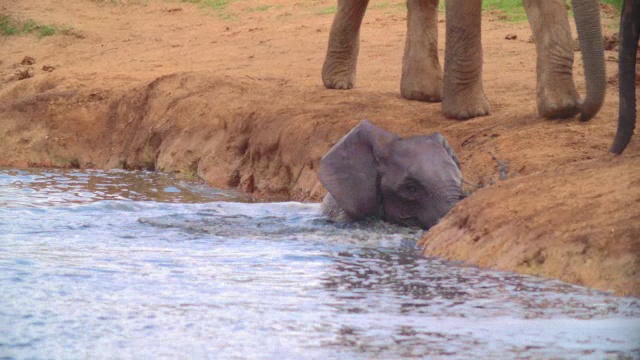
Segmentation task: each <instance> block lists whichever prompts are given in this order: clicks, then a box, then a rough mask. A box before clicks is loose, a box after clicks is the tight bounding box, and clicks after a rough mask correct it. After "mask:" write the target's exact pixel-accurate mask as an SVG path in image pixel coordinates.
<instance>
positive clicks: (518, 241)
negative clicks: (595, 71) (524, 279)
mask: <svg viewBox="0 0 640 360" xmlns="http://www.w3.org/2000/svg"><path fill="white" fill-rule="evenodd" d="M398 4H400V5H398ZM401 4H402V3H401V2H400V1H395V0H393V1H382V0H379V1H375V0H373V1H371V4H370V9H369V10H368V13H367V15H366V17H365V20H364V24H363V30H362V34H361V49H360V58H359V65H358V75H357V83H356V88H355V89H353V90H350V91H335V90H326V89H325V88H324V87H322V82H321V79H320V71H321V67H322V62H323V59H324V54H325V50H326V42H327V38H328V31H329V28H330V25H331V20H332V14H331V13H330V9H331V7H332V6H334V2H333V0H309V1H301V0H272V1H266V0H246V1H237V2H232V3H231V4H230V5H229V6H228V7H227V8H226V9H223V10H215V9H211V8H205V7H201V6H199V5H197V4H192V3H183V2H179V1H161V0H148V1H143V0H137V1H116V0H113V1H96V0H75V1H67V0H19V1H10V0H0V13H4V14H10V15H13V16H15V17H18V18H23V19H27V18H30V19H34V20H36V21H37V22H39V23H44V24H56V25H67V26H71V27H72V28H73V31H71V32H70V34H67V35H55V36H51V37H45V38H41V39H39V38H38V37H36V36H34V35H27V36H19V37H0V51H1V53H2V56H1V57H0V153H2V154H3V156H2V158H1V159H0V166H7V167H29V166H66V167H83V168H84V167H98V168H113V167H121V168H132V169H133V168H146V169H157V170H163V171H176V172H179V173H181V174H183V175H184V176H187V177H192V178H195V177H196V176H197V177H199V178H201V179H204V180H205V181H206V182H207V183H209V184H211V185H213V186H217V187H223V188H238V189H240V190H242V191H245V192H248V193H251V194H253V195H254V196H256V197H258V198H262V199H271V200H283V199H293V200H301V201H319V200H320V199H321V198H322V196H323V195H324V194H325V190H324V189H323V188H322V186H321V185H320V184H319V182H318V180H317V177H316V171H317V168H318V162H319V159H320V157H321V156H322V155H323V154H324V153H325V152H326V151H327V150H328V149H329V148H330V147H331V146H332V145H333V144H334V143H335V142H336V141H337V140H338V139H339V138H340V137H342V136H343V135H344V134H345V133H346V132H347V131H348V130H350V129H351V128H352V127H353V126H355V125H356V124H357V123H358V122H359V121H360V120H362V119H363V118H368V119H370V120H371V121H372V122H374V123H376V124H378V125H380V126H382V127H384V128H386V129H388V130H391V131H395V132H397V133H399V134H401V135H413V134H426V133H431V132H434V131H440V132H442V133H444V134H445V136H446V137H447V138H448V140H449V142H450V143H451V144H452V146H453V147H454V149H455V150H456V152H457V154H458V155H459V157H460V159H461V161H462V169H463V173H464V175H465V179H466V181H467V185H466V186H467V188H468V190H472V191H474V193H473V195H472V196H470V197H469V198H467V199H466V200H464V201H463V202H461V203H460V204H459V205H458V206H457V207H456V208H455V209H454V210H453V211H452V212H451V213H450V214H449V215H448V216H447V217H446V218H445V219H443V221H442V222H441V223H440V224H439V225H437V226H436V227H435V228H433V229H432V230H431V231H429V232H428V233H427V234H426V235H425V237H424V238H423V239H422V240H421V243H422V244H424V246H425V254H426V255H437V256H443V257H445V258H448V259H452V260H464V261H467V262H468V263H470V264H477V265H481V266H488V267H494V268H499V269H504V270H512V271H518V272H524V273H529V274H535V275H542V276H547V277H553V278H559V279H562V280H565V281H569V282H573V283H576V284H583V285H587V286H592V287H596V288H599V289H604V290H612V291H615V292H616V293H618V294H632V295H636V296H638V295H640V261H639V258H638V254H640V139H639V138H638V137H635V138H634V139H633V140H632V142H631V144H630V146H629V148H628V149H627V151H626V152H625V154H624V155H623V156H621V157H613V156H611V155H610V154H608V148H609V146H610V144H611V141H612V139H613V135H614V132H615V126H616V121H617V108H618V93H617V62H616V61H615V60H616V59H617V52H615V51H606V53H605V56H606V58H607V71H608V77H609V79H610V85H609V87H608V89H607V91H608V95H607V98H606V102H605V105H604V107H603V109H602V110H601V112H600V113H599V114H598V116H597V117H596V118H595V119H593V120H592V121H590V122H588V123H580V122H578V121H577V120H575V119H574V120H566V121H549V120H544V119H542V118H540V117H539V116H538V115H537V112H536V102H535V45H534V44H532V43H530V42H528V41H527V40H528V39H529V37H530V35H531V31H530V29H529V27H528V24H527V23H518V24H513V23H508V22H504V21H501V20H500V19H499V16H496V14H491V13H485V15H484V19H483V35H482V36H483V44H484V53H485V64H484V79H485V91H486V93H487V95H488V97H489V101H490V103H491V106H492V114H491V115H490V116H487V117H482V118H476V119H473V120H470V121H465V122H460V121H453V120H447V119H445V118H444V117H443V116H442V114H441V111H440V104H429V103H421V102H415V101H406V100H403V99H401V98H400V96H399V83H400V75H401V71H400V67H401V58H402V53H403V48H404V34H405V30H406V13H405V10H404V8H403V7H402V6H401ZM608 10H609V9H604V11H603V16H604V20H603V28H604V32H605V33H606V34H611V33H613V32H616V31H617V29H616V28H615V25H614V24H615V22H616V19H615V15H612V12H611V11H608ZM440 17H441V20H440V29H439V30H440V50H441V51H440V56H441V61H442V56H443V55H444V31H445V29H444V27H445V26H444V25H445V24H444V14H441V16H440ZM508 34H515V35H517V39H515V40H506V39H505V37H506V36H507V35H508ZM574 34H575V32H574ZM25 56H30V57H33V58H34V59H35V63H34V64H31V65H28V64H21V63H22V61H23V59H24V58H25ZM575 63H576V65H575V67H574V74H575V75H576V82H577V85H578V90H579V91H580V92H581V93H582V94H584V80H583V76H582V75H583V71H582V69H581V67H582V61H581V57H580V54H579V53H576V61H575ZM45 66H46V67H45ZM16 73H22V74H27V75H32V76H31V77H27V78H25V79H22V80H20V79H19V78H20V77H21V76H17V75H16Z"/></svg>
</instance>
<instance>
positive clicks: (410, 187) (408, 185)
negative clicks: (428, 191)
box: [404, 182, 420, 194]
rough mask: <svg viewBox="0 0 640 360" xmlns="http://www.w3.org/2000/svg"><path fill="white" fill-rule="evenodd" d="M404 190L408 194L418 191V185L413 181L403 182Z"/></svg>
mask: <svg viewBox="0 0 640 360" xmlns="http://www.w3.org/2000/svg"><path fill="white" fill-rule="evenodd" d="M404 191H406V192H407V193H408V194H415V193H417V192H418V191H420V187H419V186H418V185H417V184H415V183H413V182H409V183H406V184H404Z"/></svg>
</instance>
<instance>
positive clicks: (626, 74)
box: [610, 0, 640, 155]
mask: <svg viewBox="0 0 640 360" xmlns="http://www.w3.org/2000/svg"><path fill="white" fill-rule="evenodd" d="M639 27H640V2H638V1H633V0H631V1H630V0H625V1H624V4H623V6H622V15H621V16H620V44H619V46H618V52H619V62H618V69H619V77H620V79H619V86H620V111H619V114H618V116H619V117H618V131H617V132H616V138H615V140H614V141H613V145H612V146H611V150H610V151H611V152H612V153H614V154H617V155H620V154H622V152H623V151H624V149H625V148H626V147H627V144H629V140H631V135H633V130H634V128H635V125H636V84H635V82H636V51H637V50H638V35H639V34H640V28H639Z"/></svg>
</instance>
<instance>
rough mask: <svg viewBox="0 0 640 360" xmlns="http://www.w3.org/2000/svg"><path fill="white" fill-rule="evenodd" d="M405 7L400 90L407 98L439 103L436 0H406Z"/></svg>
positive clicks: (440, 93) (440, 90)
mask: <svg viewBox="0 0 640 360" xmlns="http://www.w3.org/2000/svg"><path fill="white" fill-rule="evenodd" d="M407 10H408V14H407V40H406V43H405V47H404V57H403V59H402V80H401V82H400V93H401V94H402V97H404V98H405V99H409V100H420V101H429V102H439V101H441V100H442V68H441V67H440V62H439V61H438V0H408V1H407Z"/></svg>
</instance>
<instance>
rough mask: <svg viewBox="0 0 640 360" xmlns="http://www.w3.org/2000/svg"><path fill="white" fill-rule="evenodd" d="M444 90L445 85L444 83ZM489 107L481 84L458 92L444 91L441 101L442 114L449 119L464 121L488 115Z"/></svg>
mask: <svg viewBox="0 0 640 360" xmlns="http://www.w3.org/2000/svg"><path fill="white" fill-rule="evenodd" d="M445 88H446V83H445ZM490 111H491V107H490V106H489V102H488V101H487V97H486V96H485V95H484V90H483V89H482V84H481V83H476V84H473V85H471V86H469V87H468V88H467V89H464V90H458V91H446V90H445V95H444V99H442V112H443V114H444V116H445V117H447V118H449V119H458V120H466V119H470V118H473V117H477V116H485V115H489V112H490Z"/></svg>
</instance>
